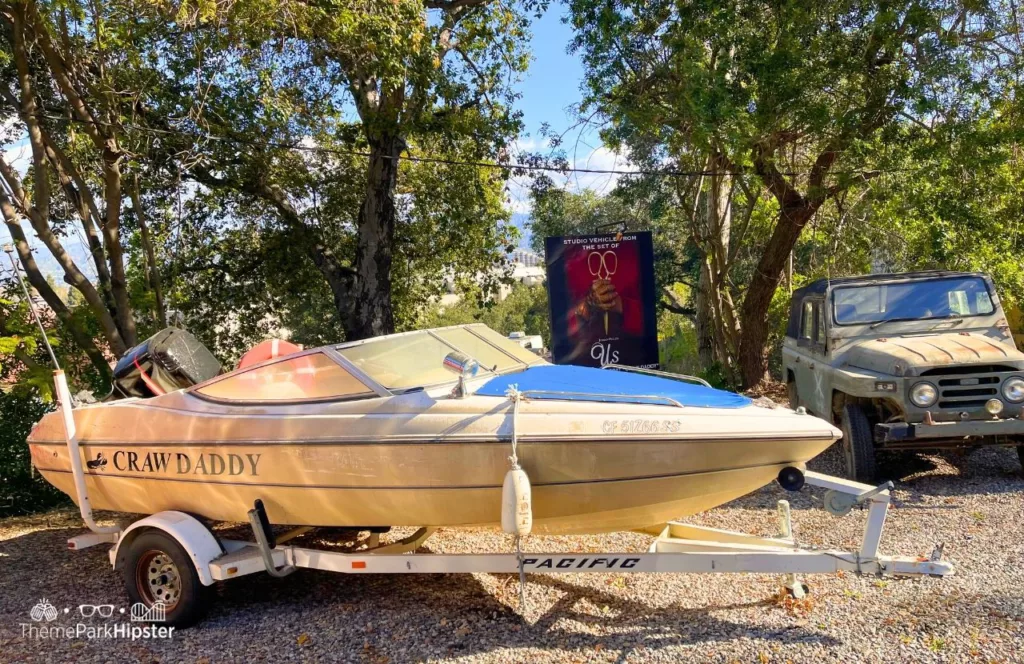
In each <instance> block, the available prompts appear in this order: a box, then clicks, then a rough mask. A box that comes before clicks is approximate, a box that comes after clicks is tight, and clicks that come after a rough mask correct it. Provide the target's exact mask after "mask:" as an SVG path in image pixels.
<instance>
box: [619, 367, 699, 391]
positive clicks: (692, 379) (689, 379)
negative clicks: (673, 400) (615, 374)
mask: <svg viewBox="0 0 1024 664" xmlns="http://www.w3.org/2000/svg"><path fill="white" fill-rule="evenodd" d="M601 368H602V369H611V370H613V371H628V372H629V373H639V374H649V375H651V376H659V377H661V378H668V379H669V380H678V381H680V382H683V383H696V384H698V385H703V386H704V387H711V383H709V382H708V381H706V380H704V379H703V378H698V377H697V376H691V375H689V374H681V373H672V372H670V371H659V370H658V369H644V368H642V367H631V366H627V365H625V364H606V365H604V366H603V367H601Z"/></svg>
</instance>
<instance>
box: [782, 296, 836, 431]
mask: <svg viewBox="0 0 1024 664" xmlns="http://www.w3.org/2000/svg"><path fill="white" fill-rule="evenodd" d="M788 350H790V352H792V353H793V358H792V361H791V364H792V367H793V374H794V377H795V379H796V390H797V395H798V397H799V400H800V405H801V406H803V407H804V408H806V409H807V410H809V411H810V412H812V413H814V414H815V415H818V416H819V417H825V418H828V416H829V410H830V408H829V406H830V404H829V403H828V402H829V400H830V399H829V395H828V393H829V390H828V389H827V388H828V385H830V384H831V381H830V380H829V375H828V372H829V370H830V369H831V367H830V366H829V364H828V357H827V354H826V331H825V300H824V299H823V298H821V297H808V298H805V299H804V302H803V306H802V307H801V311H800V334H799V336H798V337H797V344H796V347H795V348H790V349H788Z"/></svg>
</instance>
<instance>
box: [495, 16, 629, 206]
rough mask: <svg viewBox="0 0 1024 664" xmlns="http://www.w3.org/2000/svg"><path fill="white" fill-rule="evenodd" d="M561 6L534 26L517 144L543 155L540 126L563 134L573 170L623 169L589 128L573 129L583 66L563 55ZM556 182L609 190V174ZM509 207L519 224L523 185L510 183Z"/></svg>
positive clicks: (568, 35)
mask: <svg viewBox="0 0 1024 664" xmlns="http://www.w3.org/2000/svg"><path fill="white" fill-rule="evenodd" d="M565 11H566V9H565V6H564V5H562V3H560V2H553V3H552V4H551V6H550V7H549V8H548V11H547V12H546V13H545V14H544V16H543V17H542V18H541V19H540V20H539V21H537V22H535V23H534V25H533V41H532V50H533V62H532V63H531V64H530V69H529V71H528V72H527V73H526V75H525V76H524V77H523V79H522V80H521V81H520V83H519V85H518V89H519V92H520V93H521V94H522V97H521V98H520V99H519V102H518V108H519V109H520V110H521V111H522V112H523V122H524V124H525V131H524V135H523V136H522V137H521V138H520V140H519V141H518V145H519V148H520V149H522V150H526V151H531V152H532V151H540V152H542V153H543V152H544V147H545V146H544V142H543V140H544V139H543V137H542V136H540V128H541V125H543V124H544V123H545V122H547V123H548V125H549V126H550V128H551V130H552V131H554V132H556V133H559V134H563V133H564V136H563V142H562V150H563V151H564V152H565V155H566V157H567V158H568V159H569V162H570V163H572V164H573V165H575V166H577V167H589V168H597V169H610V168H617V169H620V170H625V169H628V168H629V166H628V164H627V163H626V160H625V159H624V158H622V157H620V156H618V155H615V154H614V153H612V152H611V151H609V150H608V149H607V148H604V147H603V146H602V145H601V140H600V138H599V137H598V135H597V131H596V130H595V129H593V128H573V126H574V125H575V123H576V117H575V114H574V113H573V110H572V107H573V106H574V105H576V104H579V102H580V99H581V98H582V92H581V90H580V85H581V82H582V80H583V65H582V63H581V62H580V59H579V57H578V56H577V55H574V54H570V53H568V51H567V49H568V46H569V42H570V40H571V39H572V28H571V27H570V26H568V25H566V24H565V23H563V22H562V18H563V16H564V15H565ZM555 180H556V182H559V183H560V184H562V185H564V186H565V187H567V188H569V189H574V190H578V189H583V188H588V189H593V190H595V191H597V192H599V193H604V192H606V191H608V190H609V189H611V188H612V187H613V186H614V184H615V180H616V177H615V176H613V175H588V174H571V175H569V176H556V177H555ZM508 188H509V207H510V208H511V210H512V211H513V212H514V213H516V221H517V223H518V224H520V225H521V224H522V222H523V221H524V220H525V217H526V216H527V215H528V214H529V200H528V197H527V196H526V189H525V182H522V181H518V180H516V179H513V180H512V181H511V182H509V187H508Z"/></svg>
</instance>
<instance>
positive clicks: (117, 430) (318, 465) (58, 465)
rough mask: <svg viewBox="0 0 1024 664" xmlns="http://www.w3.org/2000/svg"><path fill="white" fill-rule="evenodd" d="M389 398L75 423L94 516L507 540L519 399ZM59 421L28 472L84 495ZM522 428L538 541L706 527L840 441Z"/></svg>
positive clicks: (80, 418) (647, 414)
mask: <svg viewBox="0 0 1024 664" xmlns="http://www.w3.org/2000/svg"><path fill="white" fill-rule="evenodd" d="M376 401H378V402H379V403H377V404H376V406H375V407H368V404H367V402H366V401H365V400H364V401H360V402H341V403H337V404H330V405H328V406H326V407H325V406H324V405H322V404H321V405H318V407H317V408H315V409H313V408H312V407H310V406H287V407H272V406H266V407H258V408H253V407H248V408H241V407H240V408H234V409H228V410H227V411H226V410H225V408H224V407H223V406H222V405H219V404H210V403H209V402H206V401H203V400H200V399H197V398H196V397H194V396H190V395H188V394H184V393H174V394H168V395H166V396H164V397H160V398H158V399H150V400H146V401H144V402H143V401H129V402H117V403H114V404H99V405H95V406H90V407H86V408H81V409H77V410H76V411H75V419H76V426H77V427H78V430H79V432H80V434H79V438H80V441H81V452H82V457H83V465H85V466H86V469H85V470H86V484H87V487H88V489H89V496H90V501H91V503H92V505H93V507H94V508H97V509H104V510H115V511H120V512H132V513H142V514H150V513H155V512H159V511H162V510H181V511H184V512H189V513H193V514H197V515H201V516H203V517H206V518H208V519H212V520H217V521H245V520H246V518H247V517H246V512H247V510H249V509H250V508H251V507H252V504H253V501H254V500H256V499H257V498H259V499H261V500H262V501H263V503H264V505H265V506H266V509H267V514H268V516H269V518H270V520H271V521H272V522H273V523H276V524H288V525H311V526H437V527H496V526H498V525H499V523H500V516H501V486H502V481H503V479H504V475H505V473H506V471H507V470H508V468H509V461H508V457H509V455H510V453H511V447H510V442H509V439H510V433H511V427H512V416H511V409H510V406H509V402H508V401H507V400H504V399H501V398H496V397H479V396H474V397H470V398H468V399H461V400H453V399H438V400H435V399H433V398H431V397H429V396H427V395H426V394H424V393H418V394H410V395H406V396H405V397H402V398H397V399H396V398H392V399H381V400H376ZM55 415H56V414H51V415H48V416H47V417H46V418H44V420H43V421H42V422H41V423H40V424H39V425H38V426H37V427H36V429H35V430H34V431H33V434H32V436H31V438H30V440H29V442H30V447H31V452H32V460H33V463H34V464H35V466H36V468H37V469H39V471H40V472H41V473H42V474H43V476H44V477H45V478H46V479H47V481H49V482H50V483H51V484H53V485H54V486H56V487H58V488H59V489H61V490H62V491H64V492H65V493H67V494H69V495H71V496H72V497H74V483H73V479H72V475H71V472H70V463H69V459H68V451H67V447H66V445H65V444H64V439H63V433H64V432H63V425H62V424H61V422H60V420H59V418H58V417H55ZM516 426H517V433H518V437H519V439H520V443H519V448H518V453H519V459H520V462H521V464H522V466H523V468H524V469H525V470H526V471H527V473H528V474H529V476H530V479H531V482H532V486H533V510H534V530H535V531H537V532H540V533H596V532H607V531H615V530H625V529H635V528H642V527H645V526H651V525H654V524H659V523H663V522H665V521H668V520H671V519H675V518H679V517H683V516H687V515H691V514H695V513H698V512H702V511H705V510H708V509H710V508H713V507H715V506H717V505H721V504H723V503H725V502H728V501H730V500H732V499H734V498H737V497H739V496H742V495H744V494H746V493H749V492H751V491H754V490H756V489H758V488H759V487H762V486H764V485H765V484H768V483H769V482H771V481H772V480H773V479H775V477H776V476H777V475H778V472H779V470H781V469H782V468H783V467H785V466H787V465H794V464H802V463H803V462H805V461H807V460H808V459H811V458H812V457H814V456H816V455H817V454H819V453H820V452H821V451H822V450H824V449H825V448H826V447H828V446H829V445H831V444H832V443H833V442H834V441H835V439H836V438H837V437H838V435H839V432H838V431H837V430H836V429H835V428H834V427H832V426H831V425H829V424H827V423H825V422H824V421H822V420H819V419H817V418H813V417H811V416H807V415H796V414H794V413H792V412H791V411H786V410H781V409H780V410H774V411H773V410H767V409H763V408H757V407H754V406H751V407H748V408H742V409H733V410H718V409H701V408H685V409H681V408H673V407H667V406H652V405H639V404H623V403H614V404H609V403H595V402H572V403H567V402H562V401H541V400H535V401H529V402H526V403H523V404H522V405H521V407H520V414H519V417H518V421H517V424H516Z"/></svg>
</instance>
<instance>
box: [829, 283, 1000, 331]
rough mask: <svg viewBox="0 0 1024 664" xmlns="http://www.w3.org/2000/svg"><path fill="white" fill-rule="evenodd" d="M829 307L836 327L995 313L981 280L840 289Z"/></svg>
mask: <svg viewBox="0 0 1024 664" xmlns="http://www.w3.org/2000/svg"><path fill="white" fill-rule="evenodd" d="M832 303H833V304H832V307H833V309H832V310H833V316H834V317H835V321H836V323H837V324H839V325H865V324H868V323H874V324H880V323H885V322H889V321H907V320H930V319H937V318H964V317H967V316H986V315H988V314H991V313H993V312H994V311H995V305H994V304H993V303H992V296H991V295H990V294H989V291H988V286H987V285H986V284H985V280H984V279H982V278H980V277H950V278H945V279H925V280H920V281H908V282H902V283H882V284H865V285H862V286H843V287H841V288H836V289H835V290H834V291H833V292H832Z"/></svg>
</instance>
